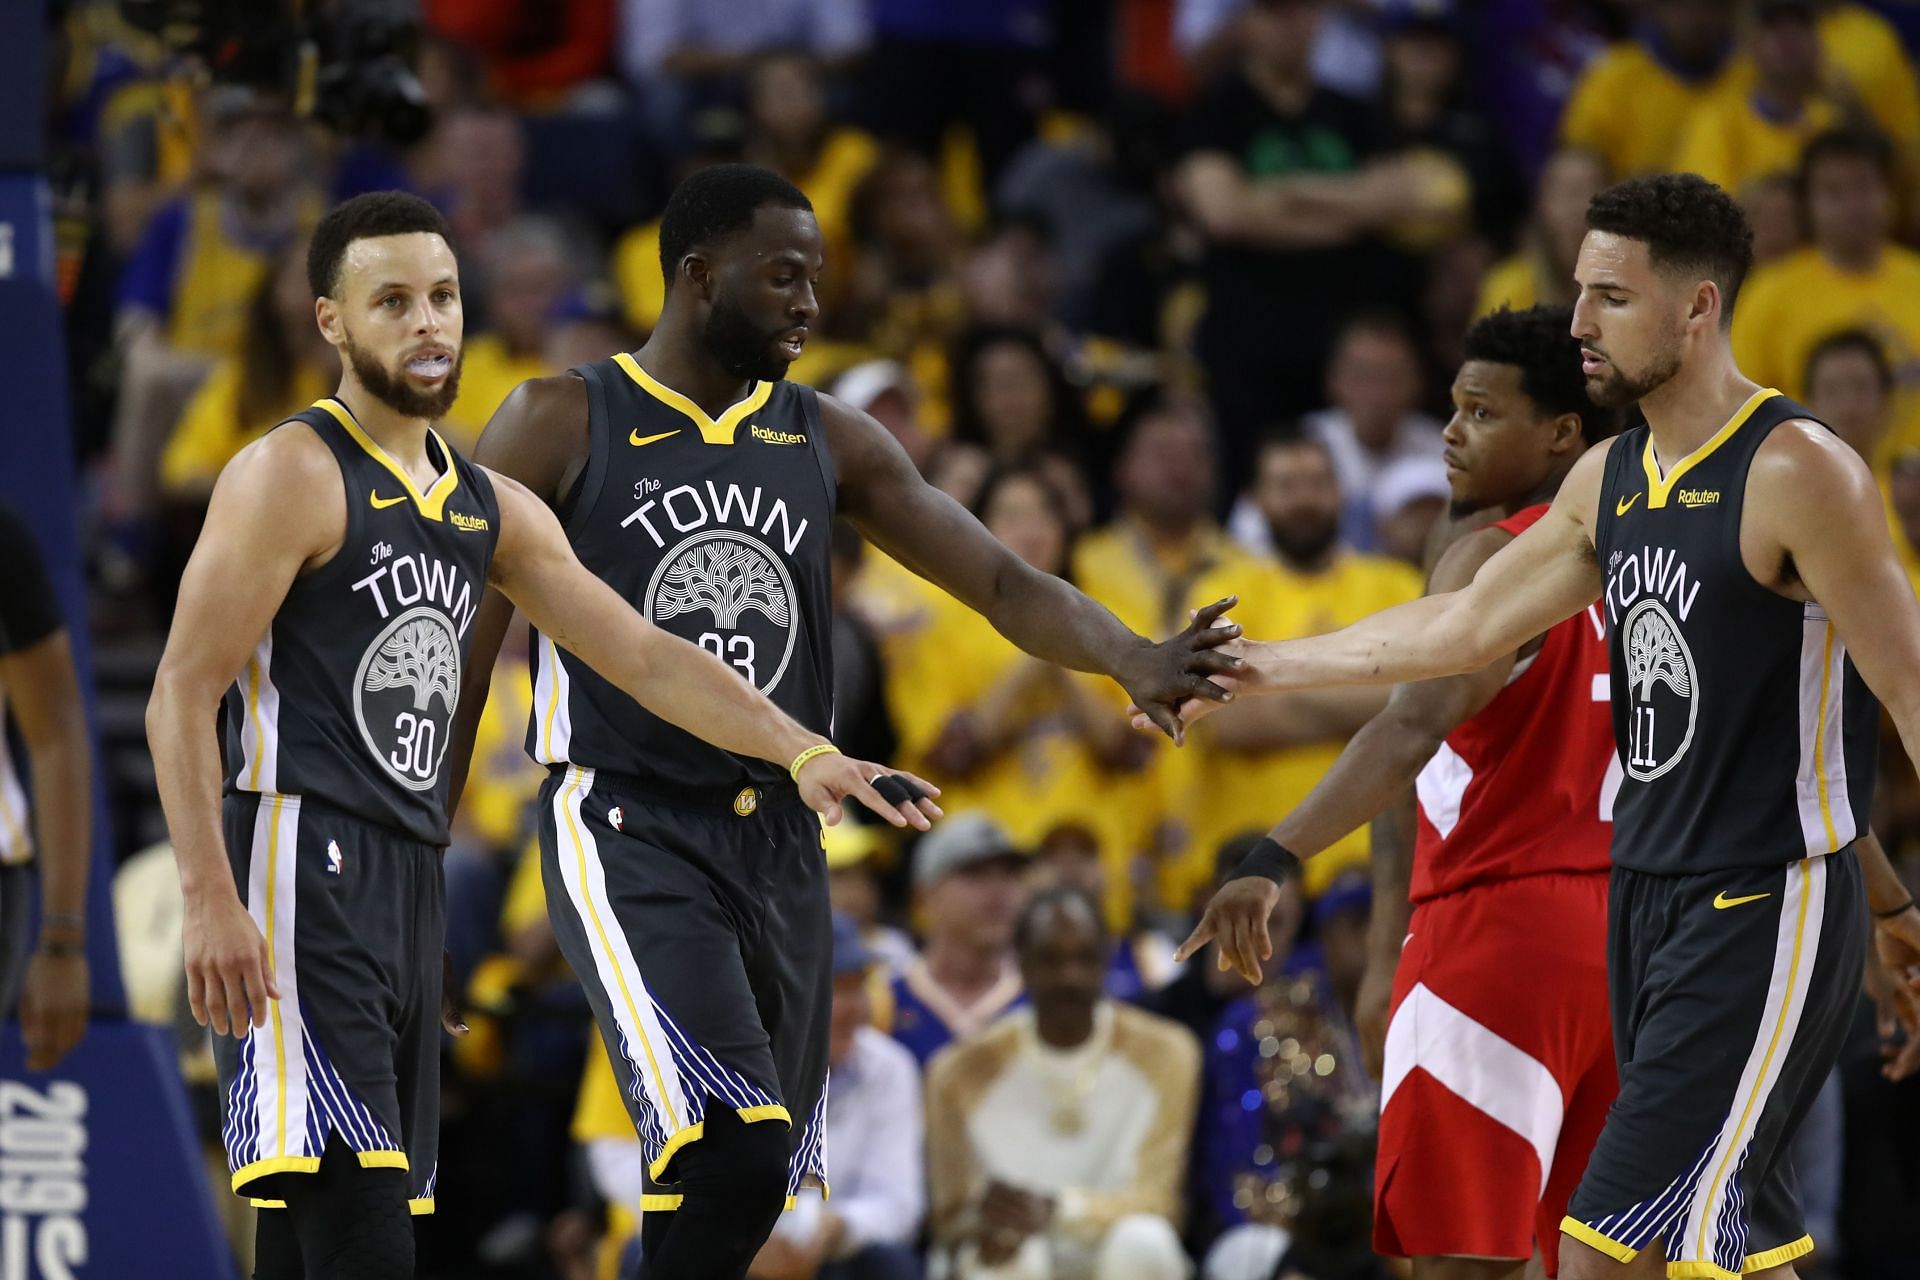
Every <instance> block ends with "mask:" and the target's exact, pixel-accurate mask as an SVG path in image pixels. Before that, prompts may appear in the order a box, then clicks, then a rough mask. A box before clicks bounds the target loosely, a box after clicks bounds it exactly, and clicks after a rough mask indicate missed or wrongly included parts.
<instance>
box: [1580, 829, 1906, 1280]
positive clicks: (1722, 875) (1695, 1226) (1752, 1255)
mask: <svg viewBox="0 0 1920 1280" xmlns="http://www.w3.org/2000/svg"><path fill="white" fill-rule="evenodd" d="M1869 932H1870V930H1869V921H1868V918H1867V910H1866V897H1865V892H1864V889H1863V887H1862V882H1861V875H1860V865H1859V860H1858V859H1857V858H1856V857H1855V855H1854V852H1853V850H1852V849H1851V848H1848V849H1844V850H1842V851H1840V852H1839V853H1834V854H1829V855H1827V856H1825V857H1819V858H1808V859H1805V860H1803V861H1800V862H1794V863H1790V864H1788V865H1785V866H1776V867H1753V868H1747V869H1743V870H1736V871H1721V872H1713V873H1710V874H1704V875H1689V876H1660V875H1649V874H1646V873H1644V872H1638V871H1632V870H1628V869H1627V868H1624V867H1616V868H1614V871H1613V883H1612V888H1611V897H1610V901H1609V904H1608V939H1607V952H1608V968H1609V982H1610V985H1611V988H1612V993H1611V996H1612V1008H1613V1039H1614V1049H1615V1052H1616V1053H1617V1055H1618V1057H1619V1060H1620V1096H1619V1099H1618V1100H1617V1101H1616V1102H1615V1103H1614V1104H1613V1110H1612V1111H1611V1112H1609V1113H1608V1116H1607V1123H1606V1127H1605V1129H1603V1130H1602V1131H1601V1134H1600V1141H1599V1144H1598V1145H1597V1146H1596V1147H1595V1148H1594V1152H1593V1158H1592V1160H1591V1161H1589V1163H1588V1165H1587V1171H1586V1176H1585V1177H1584V1178H1582V1179H1581V1182H1580V1186H1579V1188H1578V1189H1577V1190H1576V1191H1575V1192H1574V1194H1573V1200H1572V1203H1571V1204H1570V1205H1569V1206H1568V1209H1567V1218H1566V1220H1565V1222H1564V1223H1563V1224H1562V1227H1563V1229H1564V1230H1565V1232H1566V1233H1567V1234H1568V1235H1570V1236H1572V1237H1573V1238H1574V1239H1576V1240H1580V1241H1582V1242H1584V1243H1586V1244H1588V1245H1591V1246H1593V1247H1594V1248H1596V1249H1599V1250H1600V1251H1601V1252H1603V1253H1606V1254H1609V1255H1611V1256H1612V1257H1614V1258H1617V1259H1619V1260H1620V1261H1622V1262H1628V1261H1631V1260H1632V1259H1633V1258H1634V1256H1635V1255H1636V1254H1638V1253H1639V1251H1640V1250H1642V1249H1644V1248H1647V1247H1648V1246H1649V1245H1651V1244H1652V1243H1653V1242H1654V1241H1656V1240H1658V1241H1663V1242H1664V1245H1665V1249H1666V1258H1667V1275H1668V1276H1669V1277H1674V1278H1676V1280H1678V1278H1687V1280H1692V1278H1695V1277H1699V1278H1704V1280H1731V1278H1732V1277H1736V1276H1739V1275H1741V1274H1742V1273H1743V1272H1751V1271H1759V1270H1762V1269H1764V1268H1766V1267H1771V1266H1778V1265H1779V1264H1781V1263H1783V1262H1789V1261H1791V1260H1793V1259H1794V1258H1798V1257H1800V1256H1802V1255H1804V1254H1807V1253H1810V1252H1811V1251H1812V1250H1813V1241H1812V1239H1811V1238H1810V1237H1809V1236H1808V1235H1807V1233H1806V1228H1805V1226H1804V1224H1803V1223H1802V1220H1801V1215H1800V1206H1799V1202H1798V1198H1797V1196H1796V1194H1795V1190H1794V1183H1793V1171H1792V1168H1791V1165H1790V1163H1789V1161H1788V1159H1787V1148H1788V1145H1789V1143H1790V1141H1791V1139H1792V1137H1793V1134H1794V1131H1795V1130H1796V1129H1797V1128H1799V1125H1800V1122H1801V1120H1802V1119H1803V1118H1804V1117H1805V1115H1806V1112H1807V1109H1808V1108H1809V1107H1810V1106H1811V1105H1812V1104H1813V1099H1814V1095H1815V1094H1817V1093H1818V1092H1819V1091H1820V1086H1821V1084H1822V1083H1823V1082H1824V1081H1825V1080H1826V1078H1827V1074H1828V1072H1829V1071H1831V1070H1832V1068H1833V1064H1834V1061H1835V1060H1836V1059H1837V1058H1838V1057H1839V1054H1840V1047H1841V1042H1842V1040H1843V1039H1844V1038H1845V1035H1846V1031H1847V1026H1848V1024H1849V1022H1850V1021H1851V1020H1852V1017H1853V1012H1854V1007H1855V1003H1856V1002H1857V1000H1858V998H1859V993H1860V976H1861V968H1862V965H1863V964H1864V963H1865V960H1866V947H1867V939H1868V934H1869Z"/></svg>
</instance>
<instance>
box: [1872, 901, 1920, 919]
mask: <svg viewBox="0 0 1920 1280" xmlns="http://www.w3.org/2000/svg"><path fill="white" fill-rule="evenodd" d="M1911 910H1913V899H1912V898H1908V899H1907V900H1906V901H1905V902H1903V903H1901V904H1900V905H1899V906H1897V907H1895V908H1894V909H1893V910H1891V911H1876V912H1874V913H1873V918H1874V919H1875V920H1891V919H1893V918H1894V917H1895V916H1897V915H1904V914H1905V913H1906V912H1908V911H1911Z"/></svg>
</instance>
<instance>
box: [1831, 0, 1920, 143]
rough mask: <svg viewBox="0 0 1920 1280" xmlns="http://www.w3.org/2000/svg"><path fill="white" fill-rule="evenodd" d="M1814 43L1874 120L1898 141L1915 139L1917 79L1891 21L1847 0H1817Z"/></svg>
mask: <svg viewBox="0 0 1920 1280" xmlns="http://www.w3.org/2000/svg"><path fill="white" fill-rule="evenodd" d="M1814 8H1815V9H1817V10H1818V11H1819V15H1820V19H1819V20H1820V48H1821V50H1822V52H1824V53H1825V55H1826V58H1827V61H1828V63H1829V64H1830V65H1831V66H1832V67H1833V69H1834V70H1835V71H1837V72H1838V73H1839V74H1840V75H1843V76H1845V77H1846V80H1847V83H1848V85H1849V86H1850V87H1851V88H1852V90H1853V92H1854V93H1855V94H1857V95H1858V96H1859V98H1860V101H1861V102H1862V103H1864V104H1865V106H1866V108H1867V110H1868V111H1869V112H1871V113H1872V115H1873V119H1874V123H1876V124H1877V125H1879V127H1880V129H1881V131H1882V132H1883V133H1885V134H1887V136H1889V137H1891V138H1894V139H1897V140H1899V141H1900V142H1903V143H1911V142H1913V141H1914V140H1915V139H1920V82H1916V81H1915V79H1914V74H1913V64H1912V63H1911V62H1909V61H1908V60H1907V51H1906V48H1905V47H1904V46H1903V45H1902V44H1901V43H1900V33H1899V32H1898V31H1896V30H1894V27H1893V24H1892V23H1891V22H1888V21H1887V20H1886V19H1885V18H1883V17H1881V16H1880V15H1879V14H1877V13H1875V12H1874V11H1873V10H1871V9H1869V8H1868V7H1867V6H1866V5H1864V4H1855V3H1853V0H1817V2H1816V3H1815V5H1814Z"/></svg>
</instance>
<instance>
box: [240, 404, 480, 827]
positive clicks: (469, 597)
mask: <svg viewBox="0 0 1920 1280" xmlns="http://www.w3.org/2000/svg"><path fill="white" fill-rule="evenodd" d="M289 421H292V422H304V423H306V424H307V425H308V426H309V427H311V428H312V429H313V432H314V434H315V435H318V436H319V437H320V438H321V439H322V440H324V441H326V443H327V447H328V448H330V449H332V450H333V456H334V458H335V459H336V460H337V461H338V462H339V464H340V478H341V479H342V480H343V481H344V482H345V484H346V492H347V536H346V540H345V541H344V542H343V543H341V545H340V550H339V551H338V552H337V553H335V555H334V557H333V558H332V559H331V560H329V561H327V562H326V563H325V564H324V565H322V566H321V567H320V568H318V569H316V570H314V571H313V572H312V573H309V574H307V575H305V576H304V577H300V578H296V579H295V580H294V582H293V585H292V586H291V587H290V588H289V589H288V591H287V597H286V599H285V600H284V601H283V602H282V603H281V605H280V611H279V612H278V613H276V614H275V615H274V617H273V622H272V624H271V625H270V626H269V627H268V628H267V634H266V635H265V636H264V637H262V638H261V640H260V643H259V645H258V646H257V647H256V648H255V649H254V651H253V656H252V657H251V658H249V659H248V660H247V666H246V669H245V670H244V671H242V672H241V673H240V676H239V678H238V679H237V680H236V681H235V682H234V685H233V688H231V689H230V690H228V692H227V696H226V699H225V701H224V703H223V704H222V707H221V711H222V718H223V719H224V721H225V732H224V739H225V744H224V745H225V756H226V766H227V787H228V789H229V790H234V791H258V792H272V793H280V794H286V795H299V796H306V797H312V798H314V799H318V800H321V801H324V802H326V803H328V804H331V805H334V806H335V807H337V808H340V809H343V810H346V811H347V812H349V813H353V814H357V815H359V816H360V817H362V818H365V819H367V820H368V821H371V822H378V823H382V824H384V825H386V826H389V827H392V828H394V829H395V830H397V831H402V832H405V833H406V834H407V835H409V836H411V837H413V838H414V839H417V840H421V841H424V842H426V843H428V844H439V845H444V844H446V843H447V839H448V836H447V785H446V775H445V773H444V771H443V770H442V768H441V762H442V760H443V759H444V757H445V756H446V751H447V742H448V739H449V737H450V734H449V732H448V730H449V726H450V724H451V722H452V720H453V709H454V707H455V705H456V704H457V703H458V702H459V700H460V680H461V676H462V674H463V673H464V671H465V668H466V660H467V646H468V643H469V641H470V640H471V631H472V626H473V617H474V614H475V612H476V611H477V610H478V609H479V607H480V596H481V593H482V592H483V591H485V589H486V585H487V568H488V566H489V565H490V564H491V563H492V561H493V549H494V544H495V543H496V542H497V541H498V539H499V536H500V532H499V530H500V504H499V502H498V500H497V499H496V498H495V496H494V492H493V484H492V482H491V481H489V480H488V479H487V477H486V476H485V475H484V474H483V473H482V472H481V471H480V469H479V468H478V467H475V466H474V465H473V464H472V463H470V462H468V461H467V460H466V459H464V458H462V457H460V456H459V455H458V454H457V453H455V452H454V451H453V449H452V448H450V447H449V446H448V445H447V443H446V441H444V440H442V439H441V438H440V436H439V435H438V434H437V433H434V434H430V437H429V445H428V448H429V451H430V452H435V453H437V455H438V456H437V461H438V462H439V463H440V464H441V466H442V468H443V469H442V471H441V473H440V478H439V479H438V480H436V481H435V482H434V483H433V484H432V485H431V486H430V487H428V489H427V490H426V491H425V492H424V493H423V492H421V491H420V490H419V489H418V488H416V487H415V486H414V484H413V481H412V480H411V479H410V478H409V477H408V475H407V473H406V472H405V471H404V470H403V469H402V468H401V467H400V466H399V464H397V463H395V462H394V461H393V460H392V459H391V458H390V457H388V456H387V454H386V453H385V451H383V450H382V449H381V448H380V446H379V445H378V444H377V443H375V442H374V441H373V439H372V438H371V437H370V436H368V435H367V433H366V432H364V431H362V430H361V429H360V426H359V424H358V423H356V422H355V421H354V420H353V415H352V414H351V413H350V412H349V411H348V410H347V407H346V406H345V405H343V404H341V403H340V402H339V401H338V400H332V399H328V400H322V401H320V402H319V403H318V404H316V405H314V406H313V408H311V409H308V410H305V411H304V412H302V413H298V414H295V415H294V416H293V418H291V419H289ZM289 499H290V500H291V501H296V502H297V501H299V500H300V497H299V495H289Z"/></svg>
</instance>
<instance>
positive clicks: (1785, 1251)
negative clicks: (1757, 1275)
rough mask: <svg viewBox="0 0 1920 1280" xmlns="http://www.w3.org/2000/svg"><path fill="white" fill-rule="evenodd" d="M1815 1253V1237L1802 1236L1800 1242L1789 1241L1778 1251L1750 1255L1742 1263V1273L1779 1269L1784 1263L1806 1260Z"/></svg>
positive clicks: (1769, 1250) (1770, 1250) (1772, 1250)
mask: <svg viewBox="0 0 1920 1280" xmlns="http://www.w3.org/2000/svg"><path fill="white" fill-rule="evenodd" d="M1812 1252H1813V1237H1812V1236H1801V1237H1800V1238H1799V1239H1798V1240H1789V1241H1788V1242H1787V1243H1786V1244H1783V1245H1781V1246H1780V1247H1779V1248H1778V1249H1768V1250H1767V1251H1766V1252H1764V1253H1750V1254H1748V1255H1747V1256H1746V1258H1745V1259H1744V1260H1743V1261H1742V1262H1741V1263H1740V1270H1741V1272H1742V1273H1745V1272H1748V1271H1765V1270H1766V1269H1767V1268H1768V1267H1777V1266H1779V1265H1780V1264H1781V1263H1783V1262H1792V1261H1793V1260H1794V1259H1795V1258H1804V1257H1806V1256H1807V1255H1808V1254H1810V1253H1812Z"/></svg>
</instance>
